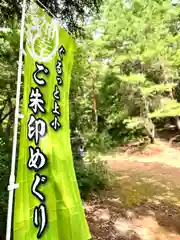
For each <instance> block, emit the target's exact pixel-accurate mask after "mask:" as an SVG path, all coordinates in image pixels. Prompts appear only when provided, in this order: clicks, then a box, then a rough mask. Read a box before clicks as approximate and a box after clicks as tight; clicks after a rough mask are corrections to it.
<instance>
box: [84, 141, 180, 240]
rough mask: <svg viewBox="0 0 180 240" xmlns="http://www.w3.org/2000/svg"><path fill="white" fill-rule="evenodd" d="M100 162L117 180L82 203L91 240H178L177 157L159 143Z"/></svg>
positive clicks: (174, 151)
mask: <svg viewBox="0 0 180 240" xmlns="http://www.w3.org/2000/svg"><path fill="white" fill-rule="evenodd" d="M103 159H104V160H106V161H107V163H108V166H109V167H110V168H111V169H112V170H113V171H114V172H115V173H116V175H117V176H116V179H115V182H114V183H113V187H111V188H110V189H109V190H106V191H103V192H101V194H100V196H99V197H98V198H94V199H93V200H92V199H91V200H90V201H88V202H87V203H86V207H85V209H86V213H87V218H88V222H89V226H90V229H91V232H92V235H93V239H95V240H97V239H102V240H103V239H104V240H106V239H108V240H115V239H119V240H120V239H121V240H180V151H179V150H177V149H173V148H170V147H169V146H168V145H167V144H166V143H163V142H158V143H156V144H155V145H151V146H148V147H146V148H145V149H144V150H143V151H141V152H140V151H135V152H134V153H120V152H117V151H116V152H115V153H111V154H109V155H106V156H103Z"/></svg>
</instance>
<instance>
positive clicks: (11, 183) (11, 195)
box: [6, 0, 26, 240]
mask: <svg viewBox="0 0 180 240" xmlns="http://www.w3.org/2000/svg"><path fill="white" fill-rule="evenodd" d="M25 13H26V0H23V5H22V17H21V34H20V49H19V62H18V76H17V91H16V109H15V119H14V136H13V147H12V162H11V173H10V178H9V186H8V191H9V201H8V213H7V226H6V240H10V239H11V228H12V213H13V198H14V190H15V189H16V188H17V187H18V184H15V167H16V152H17V135H18V120H19V108H20V93H21V75H22V67H23V51H24V50H23V42H24V25H25Z"/></svg>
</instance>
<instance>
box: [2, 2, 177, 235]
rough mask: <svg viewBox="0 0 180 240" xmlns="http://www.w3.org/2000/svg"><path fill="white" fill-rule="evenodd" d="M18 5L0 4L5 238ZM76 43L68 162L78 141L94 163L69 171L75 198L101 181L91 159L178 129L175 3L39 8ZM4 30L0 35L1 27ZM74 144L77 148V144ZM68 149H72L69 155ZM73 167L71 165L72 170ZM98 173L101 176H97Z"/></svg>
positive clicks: (98, 166) (75, 4) (70, 4)
mask: <svg viewBox="0 0 180 240" xmlns="http://www.w3.org/2000/svg"><path fill="white" fill-rule="evenodd" d="M20 2H21V1H18V0H16V1H12V0H8V1H5V0H3V1H2V0H1V2H0V20H1V27H2V28H0V189H1V192H0V222H1V224H0V227H1V229H0V232H2V233H3V232H4V229H5V222H6V211H7V200H8V198H7V197H8V195H7V185H8V178H9V173H10V172H9V171H10V163H11V149H12V134H13V122H14V109H15V92H16V79H17V66H18V51H19V34H20V31H19V29H20V13H21V10H20V9H21V8H20V6H21V5H20ZM42 2H43V3H44V4H45V5H46V6H47V7H48V8H49V9H51V11H52V12H53V14H55V15H56V16H57V17H58V18H60V19H61V21H63V22H64V23H66V25H67V27H68V29H69V31H70V32H71V33H72V34H73V35H74V36H75V38H76V40H77V50H76V55H75V61H74V68H73V72H72V81H71V93H70V100H71V105H70V109H71V111H70V112H71V114H70V119H71V135H72V139H75V144H74V145H73V151H74V156H75V157H74V158H75V160H77V161H75V162H78V159H76V158H77V157H76V151H77V147H78V146H79V144H80V140H79V139H81V140H82V141H83V145H84V147H85V151H86V152H88V155H87V156H88V158H89V159H90V160H91V161H92V162H93V164H92V165H91V168H89V169H88V170H87V169H85V168H83V169H82V167H79V166H76V172H77V178H78V182H79V186H80V190H81V194H82V197H85V196H86V195H87V193H89V192H90V191H91V190H96V189H97V188H99V187H103V186H104V184H105V182H106V177H104V174H100V171H105V170H103V168H102V166H101V163H98V162H96V163H95V164H94V161H93V160H94V159H95V158H96V153H97V152H106V151H108V150H109V149H110V148H112V147H114V146H117V145H123V144H126V143H127V142H129V141H132V140H138V141H141V142H148V141H149V142H151V143H153V142H154V141H155V140H156V138H157V137H158V136H159V134H160V130H161V129H164V128H165V127H167V128H168V129H172V128H173V127H174V129H175V132H176V134H177V135H178V134H179V130H180V119H179V117H180V81H179V80H180V3H179V2H178V1H173V2H171V1H170V0H144V1H140V0H129V1H125V0H123V1H119V0H104V2H101V1H99V0H88V1H87V0H81V1H78V0H76V1H71V0H64V1H62V5H59V4H58V1H56V0H51V1H42ZM3 27H4V28H6V30H4V28H3ZM76 140H77V141H76ZM74 146H75V148H74ZM77 165H78V164H77ZM103 173H104V172H103Z"/></svg>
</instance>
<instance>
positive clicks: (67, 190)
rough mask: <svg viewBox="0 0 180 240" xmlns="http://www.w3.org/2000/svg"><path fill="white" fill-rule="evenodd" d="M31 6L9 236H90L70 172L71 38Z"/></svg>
mask: <svg viewBox="0 0 180 240" xmlns="http://www.w3.org/2000/svg"><path fill="white" fill-rule="evenodd" d="M31 10H33V14H34V13H35V10H36V14H37V16H36V17H35V16H32V15H31V14H29V17H28V30H27V33H28V38H27V44H26V56H25V66H24V96H23V107H22V114H23V115H24V117H23V119H22V120H21V132H20V152H19V158H18V168H17V179H16V182H17V183H19V188H18V189H16V193H15V205H14V228H13V231H14V234H13V237H14V240H35V239H42V240H88V239H90V238H91V235H90V232H89V228H88V225H87V222H86V219H85V215H84V210H83V206H82V201H81V198H80V194H79V189H78V185H77V180H76V176H75V171H74V165H73V159H72V151H71V144H70V129H69V88H70V75H71V70H72V64H73V57H74V51H75V43H74V40H73V39H72V38H71V37H70V35H69V34H68V33H67V32H66V31H65V30H64V29H62V28H61V27H60V26H59V25H58V24H56V23H55V22H54V21H53V20H52V19H51V18H50V17H49V16H48V15H47V14H46V13H45V12H44V11H43V10H42V9H41V8H39V7H38V6H37V5H36V4H33V8H32V9H31ZM34 15H35V14H34ZM37 24H38V25H37ZM33 26H34V28H33Z"/></svg>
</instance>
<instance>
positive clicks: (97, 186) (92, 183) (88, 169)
mask: <svg viewBox="0 0 180 240" xmlns="http://www.w3.org/2000/svg"><path fill="white" fill-rule="evenodd" d="M75 170H76V177H77V181H78V185H79V189H80V193H81V197H82V198H83V199H86V198H87V197H88V196H89V195H90V194H92V193H95V192H98V191H99V190H102V189H105V188H107V187H109V186H110V184H111V180H112V174H111V173H110V172H109V171H108V170H107V167H106V163H105V162H103V161H100V160H99V159H97V156H96V155H93V154H91V155H90V156H88V162H87V163H85V164H84V165H80V164H79V165H78V164H76V165H75Z"/></svg>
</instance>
